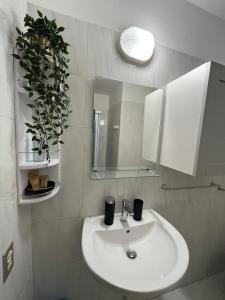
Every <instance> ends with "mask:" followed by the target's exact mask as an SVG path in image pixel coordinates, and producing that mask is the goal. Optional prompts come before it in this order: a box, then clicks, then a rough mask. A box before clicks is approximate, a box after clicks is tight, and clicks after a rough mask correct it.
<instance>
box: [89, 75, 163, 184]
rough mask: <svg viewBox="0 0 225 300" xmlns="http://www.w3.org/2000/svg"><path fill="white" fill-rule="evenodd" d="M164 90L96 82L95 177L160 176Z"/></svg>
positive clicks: (93, 175) (97, 79)
mask: <svg viewBox="0 0 225 300" xmlns="http://www.w3.org/2000/svg"><path fill="white" fill-rule="evenodd" d="M162 110H163V91H162V90H156V89H155V88H152V87H146V86H140V85H135V84H130V83H125V82H121V81H116V80H111V79H105V78H99V77H97V78H96V79H95V90H94V147H93V148H94V149H93V165H92V178H93V179H102V178H121V177H144V176H158V173H157V169H158V158H159V144H160V137H161V128H162Z"/></svg>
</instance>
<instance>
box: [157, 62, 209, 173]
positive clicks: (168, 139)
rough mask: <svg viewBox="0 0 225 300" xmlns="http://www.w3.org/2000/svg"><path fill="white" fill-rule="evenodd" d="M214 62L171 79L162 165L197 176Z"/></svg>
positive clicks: (168, 88) (165, 117)
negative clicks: (209, 83)
mask: <svg viewBox="0 0 225 300" xmlns="http://www.w3.org/2000/svg"><path fill="white" fill-rule="evenodd" d="M210 65H211V63H210V62H208V63H205V64H203V65H201V66H200V67H198V68H196V69H194V70H192V71H191V72H189V73H187V74H185V75H184V76H182V77H180V78H178V79H176V80H174V81H173V82H170V83H169V84H168V85H167V88H166V105H165V116H164V125H163V138H162V148H161V158H160V164H161V165H163V166H166V167H169V168H172V169H174V170H178V171H181V172H183V173H186V174H190V175H195V174H196V168H197V162H198V153H199V145H200V138H201V131H202V123H203V115H204V109H205V102H206V93H207V86H208V79H209V72H210Z"/></svg>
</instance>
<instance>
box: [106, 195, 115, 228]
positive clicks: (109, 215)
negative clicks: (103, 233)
mask: <svg viewBox="0 0 225 300" xmlns="http://www.w3.org/2000/svg"><path fill="white" fill-rule="evenodd" d="M114 213H115V199H114V198H113V197H111V196H109V197H107V198H106V199H105V224H106V225H112V224H113V221H114Z"/></svg>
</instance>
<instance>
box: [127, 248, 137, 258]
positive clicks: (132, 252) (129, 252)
mask: <svg viewBox="0 0 225 300" xmlns="http://www.w3.org/2000/svg"><path fill="white" fill-rule="evenodd" d="M127 256H128V257H129V258H130V259H135V258H136V257H137V252H136V251H135V250H133V249H128V250H127Z"/></svg>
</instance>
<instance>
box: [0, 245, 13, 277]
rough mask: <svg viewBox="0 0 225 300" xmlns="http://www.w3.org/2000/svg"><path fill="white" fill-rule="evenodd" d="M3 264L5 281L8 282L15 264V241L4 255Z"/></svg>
mask: <svg viewBox="0 0 225 300" xmlns="http://www.w3.org/2000/svg"><path fill="white" fill-rule="evenodd" d="M2 266H3V283H4V282H6V280H7V278H8V276H9V274H10V272H11V270H12V268H13V266H14V249H13V242H12V243H11V244H10V246H9V248H8V249H7V250H6V251H5V253H4V254H3V255H2Z"/></svg>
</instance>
